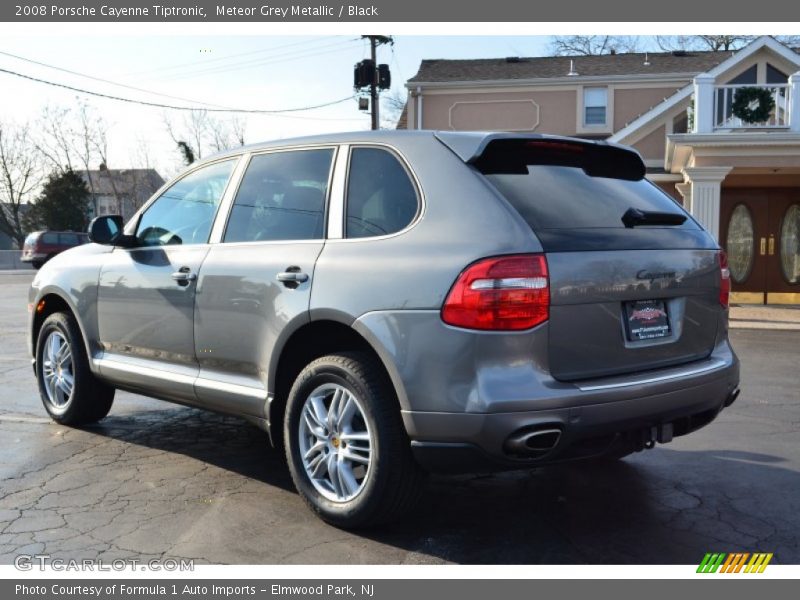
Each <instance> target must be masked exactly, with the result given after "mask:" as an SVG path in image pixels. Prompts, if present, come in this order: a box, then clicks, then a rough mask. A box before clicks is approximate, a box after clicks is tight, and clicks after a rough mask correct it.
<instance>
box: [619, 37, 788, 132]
mask: <svg viewBox="0 0 800 600" xmlns="http://www.w3.org/2000/svg"><path fill="white" fill-rule="evenodd" d="M762 48H768V49H770V50H772V51H773V52H775V53H776V54H777V55H778V56H782V57H783V58H785V59H786V60H788V61H789V62H792V63H794V64H796V65H798V66H800V53H798V52H797V50H796V49H792V48H789V47H788V46H785V45H783V44H781V43H780V42H778V41H776V40H775V38H772V37H770V36H766V35H764V36H761V37H760V38H758V39H756V40H753V41H752V42H750V43H749V44H748V45H747V46H745V47H744V48H741V49H740V50H737V51H736V52H734V53H733V54H732V55H731V56H729V57H728V58H726V59H725V60H724V61H721V62H720V63H719V64H717V65H716V66H715V67H714V68H712V69H709V70H708V71H706V72H704V73H703V75H704V76H708V77H712V78H713V77H716V76H718V75H720V74H721V73H724V72H725V71H727V70H728V69H730V68H731V67H732V66H734V65H735V64H736V63H738V62H739V61H741V60H744V59H745V58H747V57H749V56H752V55H753V54H755V53H756V52H758V51H759V50H761V49H762ZM693 92H694V85H693V84H692V83H690V84H689V85H687V86H686V87H684V88H683V89H680V90H678V91H677V92H675V93H674V94H673V95H672V96H670V97H669V98H666V99H665V100H664V101H663V102H661V103H660V104H658V105H656V106H654V107H653V108H651V109H650V110H648V111H647V112H645V113H643V114H641V115H639V116H638V117H637V118H636V119H634V120H633V121H631V122H630V123H628V124H627V125H625V127H623V128H622V129H620V130H619V131H617V132H616V133H614V135H612V136H611V137H610V138H608V139H609V141H611V142H622V141H623V140H625V139H626V138H628V137H629V136H630V135H632V134H634V133H636V132H637V131H639V130H641V129H643V128H644V127H646V126H648V125H650V124H651V123H652V122H653V121H654V120H656V119H657V118H658V117H660V116H661V115H663V114H664V113H665V112H666V111H668V110H669V109H671V108H673V107H674V106H676V105H678V104H680V103H681V102H682V101H685V100H687V99H688V98H690V97H691V96H692V93H693Z"/></svg>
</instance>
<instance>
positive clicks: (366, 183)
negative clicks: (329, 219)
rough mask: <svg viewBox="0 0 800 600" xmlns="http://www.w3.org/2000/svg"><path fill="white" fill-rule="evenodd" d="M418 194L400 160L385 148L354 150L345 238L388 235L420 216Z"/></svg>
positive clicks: (348, 184) (348, 181)
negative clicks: (418, 214) (418, 213)
mask: <svg viewBox="0 0 800 600" xmlns="http://www.w3.org/2000/svg"><path fill="white" fill-rule="evenodd" d="M418 210H419V201H418V198H417V191H416V189H415V187H414V184H413V183H412V181H411V178H410V176H409V174H408V171H406V169H405V168H404V167H403V165H402V164H401V163H400V161H399V160H398V159H397V157H396V156H395V155H394V154H392V153H391V152H389V151H388V150H384V149H383V148H354V149H353V150H352V153H351V155H350V173H349V176H348V180H347V219H346V225H345V229H346V230H345V237H348V238H363V237H373V236H381V235H388V234H390V233H396V232H398V231H400V230H401V229H405V228H406V227H407V226H408V225H409V224H410V223H411V222H412V221H413V220H414V217H416V215H417V211H418Z"/></svg>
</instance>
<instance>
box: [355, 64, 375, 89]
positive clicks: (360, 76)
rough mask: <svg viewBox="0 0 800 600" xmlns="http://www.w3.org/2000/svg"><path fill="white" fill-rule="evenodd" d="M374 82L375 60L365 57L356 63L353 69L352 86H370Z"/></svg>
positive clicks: (358, 87) (357, 87)
mask: <svg viewBox="0 0 800 600" xmlns="http://www.w3.org/2000/svg"><path fill="white" fill-rule="evenodd" d="M374 82H375V61H373V60H371V59H369V58H365V59H364V60H362V61H361V62H360V63H356V66H355V68H354V69H353V87H355V88H356V89H360V88H365V87H369V86H371V85H372V84H373V83H374Z"/></svg>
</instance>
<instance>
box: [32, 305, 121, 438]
mask: <svg viewBox="0 0 800 600" xmlns="http://www.w3.org/2000/svg"><path fill="white" fill-rule="evenodd" d="M65 345H66V350H63V348H64V346H65ZM70 376H71V377H72V386H69V377H70ZM36 381H37V383H38V385H39V396H40V397H41V399H42V404H44V408H45V410H47V413H48V414H49V415H50V417H51V418H52V419H53V420H54V421H55V422H57V423H60V424H62V425H87V424H89V423H95V422H97V421H99V420H100V419H102V418H103V417H105V416H106V415H107V414H108V411H110V410H111V405H112V404H113V403H114V391H115V390H114V388H113V387H111V386H109V385H108V384H106V383H104V382H102V381H100V380H99V379H97V378H96V377H95V376H94V374H93V373H92V372H91V370H90V369H89V361H88V359H87V357H86V347H85V346H84V344H83V337H82V336H81V331H80V328H79V327H78V323H77V322H76V321H75V317H73V316H72V315H71V314H69V313H66V312H57V313H53V314H52V315H50V316H49V317H47V319H45V322H44V323H43V324H42V328H41V330H40V331H39V337H38V338H37V341H36Z"/></svg>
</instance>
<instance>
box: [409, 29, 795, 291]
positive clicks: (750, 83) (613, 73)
mask: <svg viewBox="0 0 800 600" xmlns="http://www.w3.org/2000/svg"><path fill="white" fill-rule="evenodd" d="M406 87H407V89H408V100H407V104H406V110H405V111H404V114H403V116H402V118H401V122H400V124H399V126H401V127H403V126H404V127H407V128H409V129H439V130H451V131H464V130H502V131H519V132H529V133H548V134H559V135H571V136H575V135H577V136H580V137H586V138H596V139H607V140H609V141H614V142H619V143H622V144H627V145H631V146H633V147H634V148H636V149H637V150H638V151H639V153H640V154H641V155H642V157H643V158H644V160H645V163H646V165H647V170H648V177H649V178H650V179H651V180H652V181H653V182H654V183H656V184H657V185H659V186H660V187H662V189H664V190H665V191H666V192H667V193H669V194H670V195H672V196H673V197H674V198H675V199H676V200H677V201H679V202H681V203H682V204H683V205H684V206H685V207H686V208H687V209H688V210H689V211H690V212H691V213H692V214H693V215H694V216H695V217H696V218H697V219H698V220H699V221H701V222H702V223H703V224H704V225H705V226H706V227H707V228H708V229H709V230H710V231H711V232H712V233H713V234H714V235H715V236H716V237H717V239H719V240H720V244H721V245H722V246H723V247H724V248H725V249H726V251H727V252H728V255H729V261H730V267H731V275H732V279H733V290H734V295H733V300H734V301H735V302H752V303H762V302H767V303H792V304H798V303H800V54H798V53H797V52H796V51H795V50H793V49H791V48H788V47H786V46H784V45H782V44H780V43H779V42H777V41H776V40H774V39H773V38H770V37H766V36H765V37H761V38H759V39H757V40H755V41H754V42H752V43H751V44H750V45H748V46H747V47H745V48H742V49H740V50H738V51H728V52H674V53H634V54H616V55H605V56H581V57H537V58H517V57H514V58H508V59H478V60H425V61H423V62H422V64H421V65H420V69H419V72H418V73H417V74H416V75H415V76H414V77H413V78H411V79H410V80H409V81H408V82H407V84H406ZM744 88H758V89H759V90H764V93H765V94H768V95H769V96H770V98H771V99H772V102H771V105H772V108H771V110H770V111H769V118H768V119H767V120H766V121H763V122H759V123H751V122H745V121H743V120H742V119H740V118H737V116H736V115H734V110H733V104H734V100H735V98H736V95H737V93H739V91H740V90H742V89H744ZM749 91H750V92H752V90H749ZM769 104H770V103H767V105H769ZM749 106H750V108H757V106H758V103H757V102H754V103H751V104H750V105H749Z"/></svg>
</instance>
